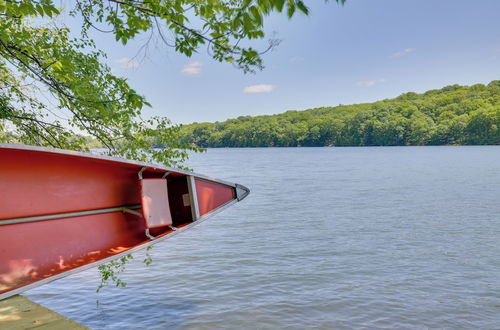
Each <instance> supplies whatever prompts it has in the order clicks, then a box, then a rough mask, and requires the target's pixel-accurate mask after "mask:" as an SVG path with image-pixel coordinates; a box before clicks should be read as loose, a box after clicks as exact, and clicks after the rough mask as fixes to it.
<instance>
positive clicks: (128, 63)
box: [115, 57, 141, 69]
mask: <svg viewBox="0 0 500 330" xmlns="http://www.w3.org/2000/svg"><path fill="white" fill-rule="evenodd" d="M115 63H118V64H119V65H120V68H122V69H130V68H137V67H138V66H140V65H141V63H139V62H137V61H136V60H132V59H130V58H128V57H122V58H119V59H117V60H115Z"/></svg>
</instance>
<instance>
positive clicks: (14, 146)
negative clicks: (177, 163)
mask: <svg viewBox="0 0 500 330" xmlns="http://www.w3.org/2000/svg"><path fill="white" fill-rule="evenodd" d="M0 148H1V149H13V150H29V151H37V152H46V153H51V154H58V155H66V156H73V157H84V158H90V159H97V160H105V161H109V162H113V163H118V164H120V163H121V164H130V165H136V166H140V167H146V168H150V169H153V170H164V171H166V172H169V173H168V174H170V173H179V174H183V175H186V176H194V177H196V178H199V179H203V180H208V181H214V182H218V183H221V184H223V185H226V186H229V187H233V188H236V183H233V182H229V181H225V180H221V179H216V178H214V177H210V176H207V175H203V174H199V173H195V172H191V171H186V170H182V169H178V168H174V167H169V166H163V165H158V164H154V163H146V162H140V161H136V160H130V159H125V158H118V157H112V156H106V155H99V154H93V153H89V152H81V151H73V150H63V149H56V148H47V147H38V146H28V145H24V144H9V143H0ZM138 172H139V171H138ZM165 174H166V173H164V175H165ZM168 174H167V175H168Z"/></svg>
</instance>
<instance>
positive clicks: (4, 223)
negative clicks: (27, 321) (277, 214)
mask: <svg viewBox="0 0 500 330" xmlns="http://www.w3.org/2000/svg"><path fill="white" fill-rule="evenodd" d="M139 172H140V174H139ZM165 175H167V176H166V178H165V179H164V180H165V182H166V184H167V187H168V198H167V199H168V200H166V201H164V202H166V203H169V207H170V211H171V219H172V225H173V226H172V227H173V228H172V227H168V226H165V227H160V228H152V229H150V230H149V234H150V235H151V236H149V237H148V236H146V235H145V232H146V229H148V228H147V223H145V221H144V219H143V218H142V217H141V213H140V212H141V207H142V206H141V195H140V179H139V176H140V177H143V178H161V177H163V176H165ZM237 187H242V186H239V185H236V184H233V183H229V182H225V181H221V180H216V179H212V178H208V177H205V176H202V175H198V174H195V173H191V172H186V171H183V170H179V169H172V168H168V167H160V166H158V165H152V164H146V163H140V162H133V161H128V160H122V159H116V158H110V157H105V156H96V155H91V154H83V153H75V152H66V151H61V150H52V149H45V148H36V147H26V146H13V145H0V242H1V243H0V299H3V298H6V297H8V296H11V295H13V294H17V293H19V292H22V291H24V290H27V289H29V288H32V287H35V286H38V285H41V284H44V283H47V282H49V281H52V280H55V279H57V278H61V277H64V276H67V275H69V274H72V273H75V272H77V271H81V270H84V269H87V268H90V267H94V266H97V265H99V264H102V263H105V262H108V261H110V260H113V259H116V258H119V257H121V256H122V255H126V254H128V253H131V252H134V251H136V250H139V249H142V248H145V247H147V246H149V245H152V244H155V243H158V242H159V241H161V240H163V239H166V238H168V237H171V236H172V235H175V234H177V233H179V232H182V231H184V230H186V229H188V228H190V227H192V226H193V225H196V224H197V223H199V222H201V221H202V220H205V219H206V218H208V217H209V216H211V215H213V214H215V213H217V212H219V211H221V210H222V209H224V208H225V207H227V206H229V205H232V204H233V203H235V202H237V201H238V200H239V199H242V198H241V197H242V196H241V194H240V193H239V189H237ZM245 189H246V188H245ZM246 194H248V189H247V192H246ZM239 195H240V196H239ZM245 196H246V195H245ZM151 238H153V239H151Z"/></svg>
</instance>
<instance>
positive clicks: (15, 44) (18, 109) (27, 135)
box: [0, 0, 344, 166]
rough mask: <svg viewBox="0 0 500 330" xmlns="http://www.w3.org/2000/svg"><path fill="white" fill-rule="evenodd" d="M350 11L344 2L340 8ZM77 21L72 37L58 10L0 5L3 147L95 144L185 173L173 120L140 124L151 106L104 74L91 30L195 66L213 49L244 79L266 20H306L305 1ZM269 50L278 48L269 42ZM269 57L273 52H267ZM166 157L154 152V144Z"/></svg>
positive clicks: (156, 3) (161, 3)
mask: <svg viewBox="0 0 500 330" xmlns="http://www.w3.org/2000/svg"><path fill="white" fill-rule="evenodd" d="M336 2H337V3H343V2H344V0H336ZM68 5H71V6H73V8H72V9H71V11H70V14H71V15H72V16H73V17H74V19H75V20H78V21H80V22H81V31H80V32H79V33H78V34H77V35H75V32H74V31H70V30H69V28H68V27H65V26H61V25H60V24H59V23H58V21H57V19H56V18H57V16H58V15H60V14H61V12H62V9H60V8H58V7H56V5H55V3H54V1H52V0H39V1H31V0H0V141H3V142H18V143H25V144H35V145H42V146H53V147H60V148H67V149H75V150H86V149H87V143H86V142H88V141H87V140H88V136H91V137H94V138H95V139H97V140H98V141H99V142H100V143H101V144H102V145H103V146H104V147H106V148H107V149H108V150H109V153H111V154H114V155H120V156H126V157H129V158H134V159H137V160H153V161H157V162H161V163H164V164H167V165H171V166H176V165H179V164H180V163H181V162H182V161H183V160H184V159H185V158H186V157H187V154H186V151H185V150H186V149H193V148H194V149H196V148H195V147H193V146H191V145H190V144H187V143H182V142H179V140H178V138H177V136H178V132H179V127H177V126H174V125H171V123H170V121H169V120H168V119H167V118H163V117H155V118H147V119H143V118H142V117H141V114H142V110H143V109H144V108H145V107H147V106H150V104H149V103H148V102H147V100H146V99H145V97H144V96H142V95H141V94H140V93H139V92H137V91H136V90H134V89H133V88H132V87H131V86H130V85H129V84H128V82H127V81H126V79H124V78H122V77H119V76H117V75H115V74H114V73H113V72H112V71H111V69H110V68H109V67H108V66H107V65H106V64H104V62H103V60H104V59H105V57H106V54H105V53H104V52H103V51H102V50H100V49H99V47H98V46H97V45H96V44H95V42H94V41H93V40H92V38H91V33H90V31H91V30H95V31H98V32H103V33H104V32H108V33H112V34H114V36H115V39H116V41H117V42H121V43H122V44H127V43H128V42H129V41H130V40H132V39H133V38H135V37H136V36H138V35H139V34H141V33H156V34H157V35H158V36H159V37H160V38H161V39H162V40H163V41H164V43H165V44H166V45H169V46H172V47H173V48H174V49H175V51H176V52H179V53H181V54H184V55H186V56H191V55H192V54H193V53H195V52H197V51H198V50H199V49H200V47H203V46H205V47H207V49H208V50H209V53H210V55H211V56H212V58H213V59H214V60H216V61H220V62H228V63H232V64H233V65H235V66H236V67H237V68H240V69H242V70H243V72H252V71H254V70H258V69H262V68H263V61H262V54H263V53H264V52H265V51H266V49H264V50H261V51H259V50H257V49H255V48H253V47H252V45H251V43H250V44H249V41H251V40H254V39H262V38H265V33H264V17H265V16H268V15H270V14H271V13H273V12H275V13H284V14H286V15H288V17H290V18H291V17H293V16H294V14H295V13H296V12H302V13H305V14H307V13H308V8H307V6H306V5H305V4H304V2H303V1H302V0H171V1H165V0H148V1H134V0H107V1H101V0H85V1H83V0H81V1H80V0H78V1H76V2H71V1H70V2H68ZM269 42H270V43H269V48H272V47H274V46H276V44H277V41H275V40H270V41H269ZM269 48H268V49H269ZM152 139H154V140H155V141H161V143H162V145H164V147H165V148H163V149H161V150H153V149H152V146H151V143H150V141H151V140H152Z"/></svg>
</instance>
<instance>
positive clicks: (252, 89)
mask: <svg viewBox="0 0 500 330" xmlns="http://www.w3.org/2000/svg"><path fill="white" fill-rule="evenodd" d="M275 87H276V86H274V85H266V84H260V85H252V86H247V87H245V88H244V89H243V93H247V94H250V93H271V92H272V91H273V89H274V88H275Z"/></svg>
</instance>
